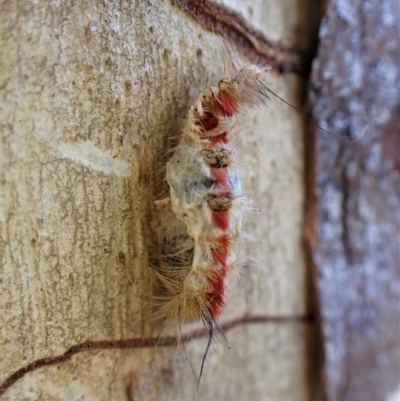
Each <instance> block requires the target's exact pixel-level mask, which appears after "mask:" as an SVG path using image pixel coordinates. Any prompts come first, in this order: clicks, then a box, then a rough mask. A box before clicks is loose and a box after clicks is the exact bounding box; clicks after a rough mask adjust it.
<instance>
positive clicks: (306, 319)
mask: <svg viewBox="0 0 400 401" xmlns="http://www.w3.org/2000/svg"><path fill="white" fill-rule="evenodd" d="M312 321H313V317H312V316H307V315H305V316H264V315H244V316H242V317H240V318H237V319H233V320H231V321H228V322H226V323H223V324H221V329H222V331H223V332H226V331H228V330H232V329H233V328H235V327H237V326H240V325H246V324H256V323H312ZM205 335H208V332H207V331H204V330H203V329H196V330H193V331H191V332H189V333H186V334H183V335H182V337H181V338H178V337H175V336H167V337H161V338H159V337H151V338H144V339H141V338H127V339H124V340H99V341H85V342H83V343H80V344H75V345H73V346H72V347H70V348H69V349H68V350H67V351H66V352H64V354H62V355H56V356H51V357H47V358H41V359H37V360H36V361H33V362H31V363H29V364H28V365H25V366H24V367H22V368H21V369H18V370H17V371H15V372H14V373H12V374H11V375H10V376H8V377H7V378H6V379H5V380H4V381H3V383H1V384H0V396H1V395H2V394H4V392H5V391H6V390H7V389H8V388H9V387H11V386H12V385H13V384H14V383H15V382H17V381H18V380H19V379H21V378H22V377H23V376H25V375H26V374H27V373H29V372H32V371H34V370H36V369H40V368H43V367H46V366H51V365H57V364H59V363H62V362H67V361H69V360H70V359H71V358H72V356H73V355H75V354H78V353H80V352H84V351H91V350H105V349H130V348H149V347H156V346H157V347H171V346H173V345H178V343H188V342H189V341H192V340H195V339H198V338H201V337H203V336H205Z"/></svg>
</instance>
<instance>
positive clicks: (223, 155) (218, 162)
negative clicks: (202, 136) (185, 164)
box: [202, 149, 231, 168]
mask: <svg viewBox="0 0 400 401" xmlns="http://www.w3.org/2000/svg"><path fill="white" fill-rule="evenodd" d="M202 153H203V157H204V160H205V161H206V162H207V164H208V165H209V166H210V167H213V168H224V167H228V165H229V161H230V155H231V152H230V151H229V150H227V149H222V150H206V149H204V150H203V151H202Z"/></svg>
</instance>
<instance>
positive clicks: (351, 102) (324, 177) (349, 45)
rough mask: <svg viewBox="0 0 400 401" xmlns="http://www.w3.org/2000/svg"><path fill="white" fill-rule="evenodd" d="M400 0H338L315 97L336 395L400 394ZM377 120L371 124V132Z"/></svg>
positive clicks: (329, 377) (326, 319) (323, 285)
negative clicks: (326, 131) (324, 129)
mask: <svg viewBox="0 0 400 401" xmlns="http://www.w3.org/2000/svg"><path fill="white" fill-rule="evenodd" d="M399 20H400V8H399V2H398V1H396V0H393V1H391V0H388V1H379V0H362V1H361V0H360V1H358V0H355V1H339V0H337V1H331V2H329V5H328V8H327V13H326V18H325V19H324V21H323V23H322V27H321V35H320V40H321V42H320V46H319V52H318V56H317V58H316V60H315V62H314V68H313V76H312V84H311V98H312V103H313V110H314V114H315V116H316V117H317V119H318V121H319V122H320V124H321V125H322V126H324V127H327V129H329V130H330V131H332V132H334V133H335V134H341V135H345V136H348V137H349V138H353V139H356V141H355V142H350V141H345V140H338V139H335V138H333V137H331V136H327V135H325V134H324V133H320V134H319V135H318V137H317V148H316V151H317V159H318V161H317V165H316V172H317V175H316V180H317V181H316V188H315V194H316V196H317V198H318V202H319V208H318V211H317V235H318V238H319V241H318V243H314V244H312V245H313V250H314V252H313V257H314V263H315V266H316V280H317V285H318V290H319V298H320V302H321V317H322V323H323V334H324V340H325V362H326V366H325V378H326V388H327V399H328V400H332V401H336V400H341V401H347V400H348V401H365V400H371V401H372V400H398V399H399V397H400V285H399V283H400V214H399V210H400V137H399V130H400V95H399V94H400V67H399V66H400V47H399V38H400V25H399ZM366 124H369V127H368V130H367V131H366V132H365V135H363V136H362V137H361V138H360V136H361V134H362V132H363V130H364V128H365V126H366Z"/></svg>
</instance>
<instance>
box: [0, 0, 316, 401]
mask: <svg viewBox="0 0 400 401" xmlns="http://www.w3.org/2000/svg"><path fill="white" fill-rule="evenodd" d="M240 15H242V16H240ZM310 21H313V23H314V22H316V23H317V22H318V16H315V15H314V12H313V9H312V7H308V6H305V2H303V1H300V0H298V1H281V2H276V1H270V0H258V1H250V0H248V1H243V2H235V1H233V0H232V1H228V0H226V1H225V2H222V1H220V2H219V5H216V4H214V3H211V2H208V1H202V2H194V1H190V0H186V1H183V0H179V1H178V0H177V1H176V2H175V3H171V2H169V1H163V2H157V4H153V2H151V1H149V2H144V1H137V2H124V1H121V2H117V3H115V2H102V3H101V2H94V1H92V0H85V1H82V2H66V1H65V2H59V1H48V2H38V3H34V2H12V1H9V2H2V4H1V5H0V29H1V35H0V48H1V49H2V50H1V51H2V55H1V58H0V88H1V89H0V91H1V108H0V110H1V111H0V121H1V142H0V166H1V193H0V233H1V235H0V256H1V268H2V271H1V278H0V280H1V281H0V285H1V293H2V297H1V299H0V311H1V314H0V319H1V320H0V327H1V338H0V341H1V351H2V352H1V355H2V356H1V369H0V394H1V395H0V398H1V399H2V400H16V399H18V400H68V401H71V400H97V401H100V400H104V401H109V400H157V401H160V400H166V401H170V400H177V401H178V400H182V401H183V400H185V401H186V400H190V399H194V398H195V394H196V387H197V380H196V379H195V377H194V375H193V373H192V371H191V367H190V365H189V362H188V361H190V364H191V365H192V367H193V369H194V371H195V372H196V374H197V375H198V374H199V371H200V366H201V361H202V357H203V354H204V349H205V346H206V343H207V338H206V337H202V336H200V335H198V332H197V331H192V330H194V329H193V328H190V327H183V328H182V332H183V337H184V338H185V336H186V334H188V336H189V337H190V338H189V340H188V341H187V342H186V344H185V349H183V347H182V345H177V344H176V341H175V340H176V339H175V338H171V337H168V336H165V335H164V336H162V337H161V338H160V340H158V338H159V336H160V334H165V333H161V332H162V327H160V325H159V324H156V323H155V322H153V321H152V319H151V316H149V310H150V309H151V308H150V307H149V305H150V304H151V296H152V294H153V288H154V282H155V280H154V275H153V270H152V267H151V263H152V262H153V260H152V257H153V255H155V254H157V252H159V247H160V246H161V245H160V244H158V243H157V240H156V239H155V234H154V232H153V229H152V224H153V222H154V221H155V220H156V219H157V211H155V210H154V207H153V202H154V201H155V200H156V199H161V198H162V197H163V196H164V195H165V193H163V190H164V189H165V188H164V181H163V179H164V176H165V163H166V161H167V160H168V157H169V154H170V153H169V150H170V149H171V146H172V144H173V141H171V138H174V137H177V136H179V134H180V130H181V128H182V125H183V124H182V119H183V118H184V117H185V115H186V112H187V110H188V106H189V105H190V104H191V102H193V100H194V99H195V97H196V96H197V95H198V93H199V91H200V90H201V89H202V88H204V87H205V86H206V85H207V84H210V83H214V82H216V81H218V80H219V79H220V78H221V71H222V53H223V40H224V37H225V38H226V39H228V40H232V42H233V44H234V45H235V46H237V49H238V51H239V52H242V54H243V56H244V57H248V58H249V59H250V60H252V61H253V62H254V61H259V62H263V63H265V62H268V63H269V64H270V65H271V66H272V67H273V68H272V70H271V71H270V75H269V82H268V84H269V85H270V87H271V89H272V90H274V91H275V92H277V93H278V94H279V95H280V96H282V97H283V98H284V99H285V100H287V101H288V102H290V103H292V104H294V105H297V106H298V107H300V106H299V105H300V104H301V102H302V97H303V94H304V86H305V83H306V76H307V70H308V67H309V57H308V54H309V53H308V52H309V50H310V48H311V47H312V43H311V38H312V37H314V33H315V27H314V25H313V23H311V24H310ZM240 127H242V128H241V129H238V131H237V134H236V135H237V136H238V139H239V142H240V147H239V149H238V153H239V155H240V156H239V157H240V164H241V166H242V168H243V183H244V190H245V193H246V195H248V196H249V197H250V198H252V199H253V200H254V206H255V208H257V209H258V208H259V209H261V212H260V213H256V214H254V215H252V216H251V217H250V221H249V224H248V226H247V230H248V231H249V232H251V233H252V234H253V235H254V237H255V238H257V239H258V240H260V241H261V244H260V246H258V247H256V249H249V250H248V252H247V253H248V254H249V255H251V258H252V259H253V260H258V261H259V263H248V264H247V265H246V266H245V267H244V268H243V269H242V274H241V275H242V278H241V280H239V281H238V282H232V283H229V288H228V293H229V294H228V299H227V307H226V311H225V312H224V314H223V317H222V319H221V324H222V326H223V327H225V329H226V330H225V334H226V336H227V338H228V341H229V344H230V346H231V350H230V351H229V350H228V348H227V346H226V345H225V344H223V343H219V342H218V341H217V342H216V343H215V345H214V346H212V348H211V350H210V352H209V355H208V357H207V360H206V362H205V367H204V373H203V377H202V380H201V383H200V389H199V396H200V399H202V400H232V399H235V400H254V401H256V400H257V401H258V400H274V401H279V400H282V401H286V400H291V401H305V400H310V399H311V397H312V394H313V391H314V388H313V385H312V382H311V381H310V380H309V379H310V377H311V374H312V371H313V369H314V368H315V366H314V365H313V362H312V360H311V359H310V358H309V351H310V345H312V344H311V343H310V342H311V340H312V338H313V331H314V329H313V327H314V325H313V322H312V321H311V320H310V310H309V307H308V298H307V285H308V284H307V280H308V273H307V266H306V263H305V256H304V251H303V248H302V240H301V238H302V230H303V219H304V213H303V207H304V201H305V200H304V193H305V191H304V182H303V181H304V179H303V176H304V163H303V152H304V146H303V131H304V120H303V118H302V116H301V115H299V114H297V113H295V112H294V111H293V110H291V109H289V108H288V107H287V106H286V105H285V104H284V103H282V102H281V101H279V100H278V99H272V100H271V102H270V103H269V108H268V109H259V110H255V111H252V112H249V113H248V114H246V115H245V116H244V117H243V118H242V120H241V122H240ZM155 263H156V262H155ZM258 265H262V266H263V268H259V266H258ZM175 334H176V338H179V337H180V334H181V333H179V332H178V333H175Z"/></svg>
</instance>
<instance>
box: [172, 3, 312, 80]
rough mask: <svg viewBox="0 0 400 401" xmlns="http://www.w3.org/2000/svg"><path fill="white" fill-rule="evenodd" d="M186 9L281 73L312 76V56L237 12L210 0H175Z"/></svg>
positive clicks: (256, 58)
mask: <svg viewBox="0 0 400 401" xmlns="http://www.w3.org/2000/svg"><path fill="white" fill-rule="evenodd" d="M173 2H174V3H175V4H176V5H177V6H178V7H180V8H181V9H182V10H183V11H185V12H186V13H187V14H189V15H190V16H191V17H193V18H194V19H195V20H196V21H197V22H198V23H200V25H202V26H203V27H204V28H206V29H208V30H209V31H211V32H214V33H218V34H220V35H222V36H223V37H224V38H227V39H229V40H230V41H231V42H232V43H233V44H234V45H235V46H237V47H238V48H239V49H241V50H242V51H243V52H244V53H245V55H246V56H247V57H248V58H249V59H250V60H251V61H253V62H255V63H257V64H261V65H263V64H265V65H268V66H271V67H272V68H273V69H274V70H276V71H278V72H279V73H281V74H285V73H296V74H299V75H302V76H305V77H308V76H309V72H310V69H311V62H312V57H311V56H310V55H309V54H307V53H305V52H301V51H299V50H298V49H294V48H285V47H283V46H280V45H279V44H277V43H273V42H271V41H270V40H268V39H267V38H266V37H265V36H264V35H263V34H262V33H261V32H260V31H258V30H256V29H255V28H254V27H252V26H251V25H250V24H248V23H247V22H246V21H245V20H244V18H243V17H242V16H241V15H240V14H239V13H237V12H235V11H233V10H231V9H229V8H228V7H226V6H223V5H221V4H215V3H214V2H212V1H210V0H200V1H199V0H173Z"/></svg>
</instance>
